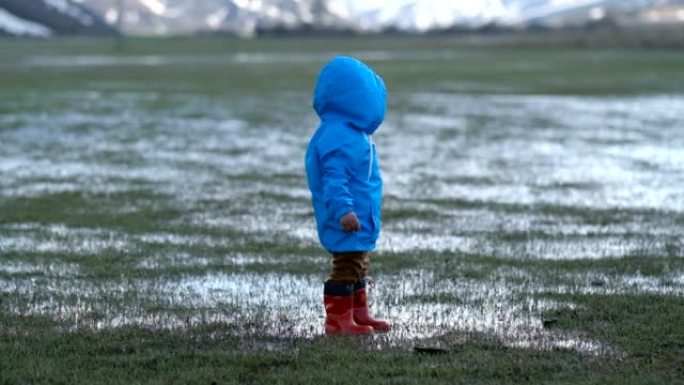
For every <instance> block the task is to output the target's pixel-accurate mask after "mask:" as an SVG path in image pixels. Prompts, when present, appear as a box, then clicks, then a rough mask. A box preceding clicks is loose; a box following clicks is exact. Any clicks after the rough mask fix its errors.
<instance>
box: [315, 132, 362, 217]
mask: <svg viewBox="0 0 684 385" xmlns="http://www.w3.org/2000/svg"><path fill="white" fill-rule="evenodd" d="M345 142H347V141H345ZM351 147H353V146H352V145H351V144H350V143H337V144H336V145H334V146H331V148H328V149H326V150H324V151H322V152H321V153H320V154H321V165H322V169H323V170H322V171H323V200H324V202H325V206H326V208H327V209H328V212H329V213H331V214H332V215H333V218H334V219H335V220H336V221H339V220H340V218H342V217H343V216H344V215H346V214H348V213H349V212H351V211H354V201H353V198H352V195H351V193H350V191H349V181H350V179H351V178H352V175H353V167H354V166H353V162H354V157H353V155H352V152H351V151H350V150H351Z"/></svg>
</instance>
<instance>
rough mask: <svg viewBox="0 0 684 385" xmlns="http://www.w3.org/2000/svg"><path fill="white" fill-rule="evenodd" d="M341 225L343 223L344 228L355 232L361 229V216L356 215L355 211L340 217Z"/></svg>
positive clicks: (349, 231)
mask: <svg viewBox="0 0 684 385" xmlns="http://www.w3.org/2000/svg"><path fill="white" fill-rule="evenodd" d="M340 225H342V230H344V231H346V232H348V233H355V232H357V231H359V230H361V223H360V222H359V218H357V217H356V214H355V213H354V212H353V211H352V212H350V213H348V214H346V215H344V216H343V217H342V218H340Z"/></svg>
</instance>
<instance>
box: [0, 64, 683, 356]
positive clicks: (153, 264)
mask: <svg viewBox="0 0 684 385" xmlns="http://www.w3.org/2000/svg"><path fill="white" fill-rule="evenodd" d="M366 55H367V56H368V57H370V58H371V59H373V60H375V61H377V62H378V63H382V62H385V61H391V60H398V59H401V60H407V57H406V56H403V57H401V58H397V57H393V56H392V55H390V54H389V53H387V52H377V53H375V54H373V53H372V52H371V53H368V52H367V53H366ZM421 55H423V56H421ZM421 55H418V56H417V57H415V58H414V59H415V60H418V61H427V62H429V61H432V60H435V61H449V60H454V59H455V58H456V57H457V56H458V55H456V56H449V55H447V56H444V55H440V54H436V53H433V54H432V56H430V55H427V54H426V53H422V54H421ZM426 55H427V56H426ZM435 55H436V56H435ZM275 58H276V56H274V55H271V54H267V53H265V54H261V55H259V54H251V55H243V56H240V55H237V56H236V55H230V56H227V57H224V58H222V59H225V61H227V62H228V63H232V65H239V64H244V63H249V64H250V65H254V66H256V67H254V68H256V70H257V71H264V73H267V72H268V71H272V70H273V68H275V67H273V64H274V60H275ZM277 58H278V60H285V61H286V62H288V63H291V64H297V65H299V64H302V65H304V64H306V63H309V62H311V61H317V60H323V59H322V56H318V55H313V56H311V54H307V55H304V56H301V57H299V56H297V55H296V54H292V55H288V56H285V57H283V56H282V55H280V56H277ZM48 59H49V60H48ZM48 59H46V56H45V55H38V56H34V57H29V58H27V59H26V60H25V61H23V62H21V63H22V64H21V65H19V66H17V67H16V68H15V70H16V71H19V70H20V69H21V68H26V67H25V66H29V67H31V68H52V69H54V68H61V69H59V71H62V70H74V68H71V67H74V66H75V67H77V68H90V69H92V68H104V70H103V71H114V70H115V69H116V68H120V67H126V66H131V67H144V68H162V69H165V70H169V71H172V72H173V71H181V72H182V71H183V69H184V68H185V67H186V66H189V65H190V64H192V66H195V67H196V66H200V67H201V66H206V67H215V66H216V64H215V63H216V61H215V59H217V58H216V57H211V56H208V57H206V58H204V57H200V58H195V59H193V60H190V59H189V58H183V57H181V58H179V57H165V56H143V57H137V58H131V57H129V58H120V57H113V56H106V55H105V56H88V57H80V58H76V59H78V60H66V59H65V60H61V61H60V60H55V58H50V57H48ZM64 68H66V69H64ZM312 68H313V67H312ZM105 73H106V72H105ZM179 73H180V72H179ZM313 73H315V72H313ZM170 83H172V82H171V81H170ZM88 84H89V86H87V87H81V88H79V87H74V89H66V90H60V89H51V90H49V91H45V92H38V91H32V90H26V91H25V92H22V93H19V94H17V95H7V94H2V95H1V96H2V101H3V106H4V107H5V108H4V109H3V113H2V114H0V175H1V178H0V199H2V200H3V201H4V202H16V201H17V200H18V199H28V200H35V202H38V201H40V200H41V199H47V198H49V197H53V196H55V194H65V195H64V196H66V197H69V196H74V195H73V194H75V195H76V196H78V197H80V198H79V199H82V201H86V202H89V203H92V205H91V206H89V207H91V208H94V209H101V212H102V215H104V217H103V221H102V224H101V225H100V224H98V225H97V226H92V225H82V224H79V223H78V220H67V219H68V218H64V219H60V218H59V217H58V218H55V217H50V216H47V214H45V215H46V216H43V214H42V213H41V212H38V213H35V212H34V213H31V215H29V216H27V217H26V220H20V219H16V220H14V221H9V222H8V221H6V220H3V221H2V223H1V224H0V253H1V255H2V256H3V258H2V259H0V274H1V275H0V292H2V293H6V294H8V295H9V297H8V298H9V300H8V301H7V302H5V304H8V305H7V306H9V308H10V309H11V310H12V311H14V312H17V313H22V314H43V315H48V316H51V317H54V318H55V319H58V320H60V321H63V322H64V323H65V325H71V327H92V328H96V329H100V328H110V327H118V326H122V325H127V324H144V325H150V326H158V327H179V328H182V327H185V326H187V325H188V324H197V323H206V322H227V323H231V324H235V325H239V326H238V329H239V330H241V332H243V333H263V334H267V335H276V336H277V335H287V336H301V337H313V336H316V335H319V334H320V333H322V306H321V298H320V297H321V285H322V281H323V279H324V278H325V276H324V274H311V273H309V272H306V273H300V274H290V273H283V272H277V271H272V270H273V269H271V270H270V271H265V272H263V273H254V272H247V271H244V272H235V271H234V270H235V267H240V266H252V267H253V266H255V265H269V266H278V265H282V266H286V265H288V264H295V263H305V264H311V265H316V266H327V264H328V263H329V261H328V260H327V257H326V256H325V254H324V253H323V252H319V251H315V252H313V253H312V252H311V250H317V249H316V248H317V247H318V246H317V245H318V244H317V239H316V234H315V227H314V223H313V218H312V215H311V209H310V205H309V202H308V191H307V188H306V185H305V179H304V175H303V152H304V148H305V146H306V142H307V140H308V137H309V136H310V135H311V133H312V131H313V129H314V128H315V125H316V119H315V117H314V116H313V114H312V112H311V111H310V108H309V107H308V105H309V90H308V89H305V88H304V87H303V86H301V85H299V86H298V87H297V88H295V89H291V90H288V91H283V90H274V91H272V92H256V91H254V92H252V91H250V90H249V89H246V90H244V92H232V91H231V92H225V93H221V94H218V95H216V94H213V93H210V92H206V93H203V92H201V91H193V92H175V91H174V92H160V91H154V90H148V89H145V87H142V86H140V85H139V84H136V83H132V82H131V81H130V80H125V79H121V78H117V77H115V76H112V78H111V79H107V78H106V76H105V79H100V78H97V79H91V81H90V82H89V83H88ZM469 87H473V84H470V85H469ZM483 87H484V86H483ZM172 89H173V87H172ZM233 91H234V90H233ZM0 92H1V91H0ZM390 100H391V101H390V108H389V116H388V120H387V122H386V123H385V124H384V125H383V126H382V127H381V129H380V130H379V132H378V134H377V135H376V138H375V141H376V143H377V145H378V149H379V153H380V161H381V167H382V170H383V176H384V179H385V191H386V197H385V198H386V199H385V205H384V207H385V226H384V228H383V233H382V235H381V239H380V241H379V246H378V253H380V254H385V255H390V256H391V255H392V254H393V253H404V254H407V253H408V254H410V253H412V252H415V253H419V252H423V253H424V252H444V253H447V254H445V255H448V253H456V254H464V253H465V254H475V255H478V254H479V255H483V256H495V257H499V258H510V259H516V260H519V259H549V260H558V259H564V260H572V259H578V260H580V259H601V258H621V257H626V256H634V255H647V256H650V257H653V258H658V257H665V256H669V257H671V256H673V255H681V251H682V250H683V249H684V241H683V240H682V235H681V224H682V218H684V152H683V151H682V150H681V149H682V148H684V129H682V128H683V127H684V114H682V113H681V111H684V95H682V94H655V95H635V96H629V95H627V96H558V95H524V94H517V93H515V92H512V93H509V94H507V95H498V94H497V95H494V94H478V95H470V94H462V93H453V92H450V93H439V92H432V91H430V90H425V89H416V90H412V91H409V90H401V91H397V92H394V93H392V94H391V99H390ZM143 193H144V194H143ZM69 194H72V195H69ZM117 194H118V195H117ZM127 194H128V195H127ZM114 196H123V197H126V196H130V199H123V200H121V199H120V200H117V201H112V200H111V199H113V198H111V199H110V197H114ZM82 201H79V202H82ZM50 204H51V205H56V206H57V207H56V209H58V210H59V209H63V211H64V212H73V213H76V215H82V214H83V210H84V208H83V207H73V206H71V205H72V204H73V203H70V202H65V203H63V204H64V206H65V207H61V208H60V207H58V206H59V205H60V204H61V203H60V202H59V201H51V203H50ZM79 204H80V203H79ZM27 207H29V209H30V207H38V206H31V205H29V206H27ZM40 207H43V208H44V209H45V210H48V209H49V208H55V207H54V206H52V207H48V208H47V209H46V208H45V206H40ZM160 209H169V210H175V211H177V212H180V215H179V216H177V217H174V218H173V219H169V220H168V221H164V220H159V221H158V223H159V227H160V229H158V230H156V229H154V230H150V229H144V230H142V231H141V230H138V229H136V228H135V226H133V225H131V224H129V225H130V227H127V226H128V225H126V224H120V223H117V222H114V224H113V225H108V224H109V223H111V222H112V221H114V219H115V218H117V216H118V215H119V214H126V213H142V214H146V213H148V214H149V215H154V213H155V212H156V211H157V210H160ZM27 210H28V209H27ZM48 211H49V210H48ZM1 215H2V214H0V216H1ZM13 218H21V216H17V215H14V216H13ZM109 219H111V221H109ZM274 239H277V240H278V242H280V244H279V245H280V246H283V247H286V248H289V250H288V251H287V252H286V253H285V254H282V253H280V254H279V255H274V254H276V253H272V252H269V251H268V250H262V251H254V250H252V251H244V250H249V249H250V247H252V249H254V248H255V246H254V245H258V244H261V242H268V241H272V240H274ZM154 246H165V247H164V248H161V249H159V250H157V251H155V252H154V253H149V254H146V255H143V256H140V255H141V254H144V253H143V252H142V251H141V250H143V251H144V250H149V249H151V248H152V247H154ZM174 248H175V250H174ZM231 249H236V250H238V249H239V250H238V251H234V252H233V251H231ZM243 249H244V250H243ZM216 250H219V251H216ZM298 250H301V253H300V252H299V251H298ZM216 252H218V253H224V255H223V256H222V257H221V258H218V262H219V264H222V265H224V266H227V267H230V269H226V270H229V271H221V269H217V268H216V263H217V257H216V255H215V253H216ZM104 253H119V254H118V255H124V256H125V255H134V256H135V257H129V258H134V259H135V260H133V261H130V263H129V267H130V270H131V272H133V271H161V270H163V269H170V268H173V269H175V271H176V272H178V271H180V273H176V274H173V275H168V276H167V275H165V274H159V275H154V274H150V275H149V277H147V278H137V279H136V278H128V277H126V276H125V275H124V277H105V278H100V277H98V278H95V277H91V276H90V275H89V274H90V273H89V268H90V267H89V266H90V265H89V264H88V263H87V262H88V258H93V256H97V255H100V254H104ZM65 256H67V258H65ZM79 258H82V259H83V260H81V259H79ZM90 263H92V262H90ZM103 263H105V261H103ZM108 263H109V262H108ZM210 266H211V268H209V267H210ZM205 268H206V270H203V269H205ZM184 269H186V270H187V272H185V270H184ZM454 269H455V270H454V271H453V275H454V277H456V276H459V275H458V267H454ZM444 273H446V274H444ZM449 273H450V272H448V271H447V272H442V274H439V275H436V274H435V272H434V271H432V270H431V269H430V268H427V267H425V268H411V269H406V270H404V271H396V269H395V270H391V271H381V270H379V271H377V278H378V281H379V283H378V285H377V286H376V287H375V288H373V289H372V296H373V298H374V302H373V307H374V309H375V311H376V312H377V313H379V314H380V315H381V316H385V317H388V318H389V319H391V320H393V321H394V322H395V323H396V328H395V329H394V330H393V331H392V332H390V333H389V334H387V335H384V336H382V337H378V340H379V341H381V342H382V343H384V344H389V345H392V344H403V343H408V342H407V341H409V342H410V341H412V340H413V339H417V338H418V339H420V338H432V337H435V336H439V335H442V334H445V333H447V332H452V331H456V332H460V333H464V334H467V333H470V332H483V333H487V334H492V335H495V336H497V337H499V338H501V340H502V341H504V343H505V344H508V345H511V346H528V347H535V348H552V347H567V348H575V349H580V350H584V351H598V350H601V349H606V347H603V346H601V345H600V344H599V343H598V342H595V341H588V340H585V339H583V338H582V337H581V336H574V335H567V334H563V333H558V332H550V331H548V330H545V329H544V327H543V324H542V320H541V318H540V317H541V313H542V312H543V311H544V310H547V309H550V308H554V307H557V306H561V305H562V306H572V304H557V303H553V302H549V301H544V300H539V299H535V297H534V294H536V293H540V292H559V293H594V292H598V293H606V294H614V293H639V292H652V293H662V294H675V295H681V294H682V293H683V292H684V279H683V278H682V272H681V271H671V272H668V273H667V274H665V275H663V276H662V277H652V276H643V275H640V274H637V275H611V276H606V275H602V273H598V272H591V271H587V272H584V273H581V274H580V273H576V274H575V273H573V274H567V275H565V276H562V277H557V278H556V279H555V280H541V279H539V278H535V277H536V276H535V275H533V274H530V272H529V271H525V270H514V269H508V270H507V269H498V270H497V271H495V272H493V273H490V274H486V275H484V276H483V277H480V278H463V277H460V276H459V278H448V275H449ZM445 275H446V276H447V277H445ZM132 276H135V275H132ZM598 281H601V282H603V283H602V284H601V285H595V284H592V282H598ZM549 282H553V283H549ZM521 298H522V299H521ZM3 306H4V305H3Z"/></svg>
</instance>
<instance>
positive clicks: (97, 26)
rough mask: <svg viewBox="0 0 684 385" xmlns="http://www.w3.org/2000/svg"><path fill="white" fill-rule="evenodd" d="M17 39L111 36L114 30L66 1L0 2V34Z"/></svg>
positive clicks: (9, 0) (7, 0)
mask: <svg viewBox="0 0 684 385" xmlns="http://www.w3.org/2000/svg"><path fill="white" fill-rule="evenodd" d="M2 32H4V33H5V34H9V35H18V36H39V37H47V36H51V35H84V34H87V35H111V34H116V33H117V31H116V28H114V27H112V26H111V25H109V24H108V23H106V22H104V20H102V18H101V17H100V16H99V15H98V14H97V13H95V12H93V11H92V10H91V9H90V8H88V7H86V6H84V5H82V4H77V3H74V2H72V1H69V0H0V33H2Z"/></svg>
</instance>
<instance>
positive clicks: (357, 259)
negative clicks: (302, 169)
mask: <svg viewBox="0 0 684 385" xmlns="http://www.w3.org/2000/svg"><path fill="white" fill-rule="evenodd" d="M386 100H387V97H386V91H385V84H384V82H383V81H382V79H381V78H380V76H378V75H377V74H376V73H375V72H373V70H372V69H371V68H369V67H368V66H367V65H365V64H364V63H362V62H360V61H359V60H356V59H353V58H349V57H337V58H335V59H333V60H332V61H331V62H329V63H328V64H326V65H325V67H323V70H322V71H321V73H320V75H319V76H318V81H317V83H316V89H315V91H314V98H313V106H314V109H315V110H316V113H317V114H318V116H319V117H320V119H321V123H320V126H319V127H318V129H317V130H316V132H315V133H314V135H313V137H312V138H311V141H310V142H309V146H308V148H307V151H306V173H307V179H308V184H309V189H310V190H311V196H312V203H313V208H314V213H315V216H316V225H317V229H318V237H319V239H320V241H321V244H322V245H323V247H324V248H325V249H326V250H327V251H328V252H329V253H331V254H332V256H333V269H332V274H330V277H329V278H328V280H327V281H326V282H325V285H324V290H323V293H324V295H323V298H324V304H325V312H326V318H325V332H326V334H337V333H343V334H368V333H372V332H373V331H386V330H389V329H390V324H389V323H387V322H386V321H381V320H376V319H373V318H372V317H371V316H370V314H369V311H368V300H367V293H366V285H367V280H366V274H367V272H368V267H369V252H370V251H372V250H373V249H375V242H376V240H377V239H378V235H379V233H380V226H381V220H380V212H381V200H382V176H381V175H380V169H379V166H378V157H377V155H376V150H375V144H374V143H373V140H372V138H371V135H373V133H374V132H375V130H377V129H378V127H379V126H380V124H381V123H382V121H383V119H384V117H385V109H386Z"/></svg>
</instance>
